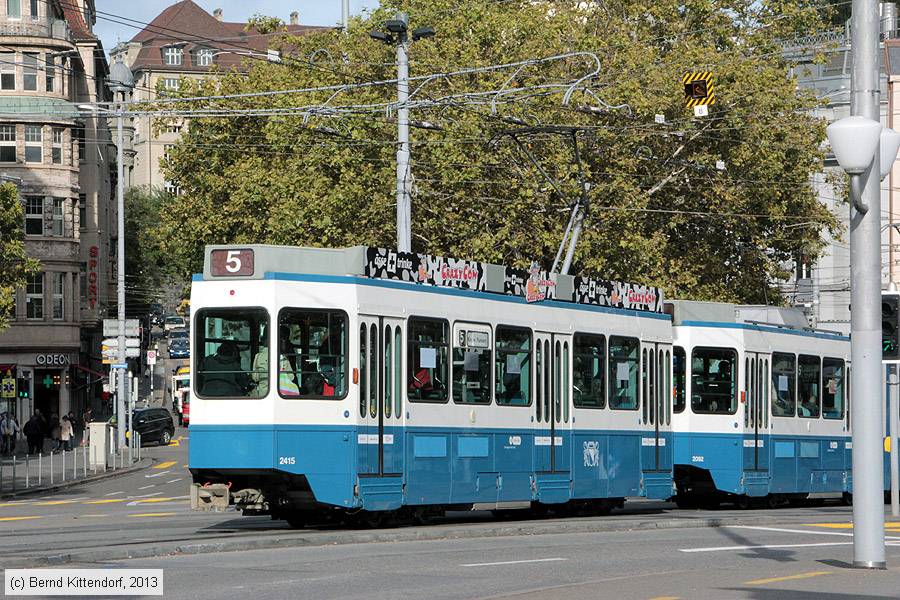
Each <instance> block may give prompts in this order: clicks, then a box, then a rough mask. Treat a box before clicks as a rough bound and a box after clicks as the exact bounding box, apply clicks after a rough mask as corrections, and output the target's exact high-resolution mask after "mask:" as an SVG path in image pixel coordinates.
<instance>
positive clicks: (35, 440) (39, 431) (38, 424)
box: [23, 410, 44, 454]
mask: <svg viewBox="0 0 900 600" xmlns="http://www.w3.org/2000/svg"><path fill="white" fill-rule="evenodd" d="M23 431H24V433H25V439H26V440H28V454H37V453H38V452H42V451H43V447H42V446H43V445H44V425H43V422H42V421H41V412H40V411H39V410H36V411H34V414H33V415H32V416H31V418H30V419H29V420H28V422H27V423H25V428H24V430H23Z"/></svg>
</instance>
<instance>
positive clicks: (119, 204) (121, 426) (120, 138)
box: [116, 103, 128, 448]
mask: <svg viewBox="0 0 900 600" xmlns="http://www.w3.org/2000/svg"><path fill="white" fill-rule="evenodd" d="M123 110H124V106H123V105H122V104H121V103H120V104H119V105H118V106H117V107H116V169H117V177H118V181H117V182H116V213H117V214H116V219H117V222H118V226H117V228H118V239H117V244H116V265H117V268H116V283H117V287H118V290H117V297H118V307H119V315H118V316H119V336H118V344H119V345H118V357H119V358H118V363H119V364H120V365H124V364H126V362H127V360H128V359H127V358H126V349H125V133H124V131H123V128H124V120H125V116H124V114H123ZM118 375H119V377H117V383H118V386H117V391H116V429H117V430H118V436H117V439H116V446H117V447H118V448H122V447H123V446H124V445H125V398H126V396H125V394H126V393H127V391H126V390H127V385H128V379H127V378H126V377H125V376H124V375H125V373H124V372H122V373H119V374H118Z"/></svg>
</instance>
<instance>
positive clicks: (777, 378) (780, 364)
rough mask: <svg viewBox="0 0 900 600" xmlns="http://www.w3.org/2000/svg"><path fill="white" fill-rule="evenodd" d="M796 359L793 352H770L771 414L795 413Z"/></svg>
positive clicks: (791, 415) (784, 414)
mask: <svg viewBox="0 0 900 600" xmlns="http://www.w3.org/2000/svg"><path fill="white" fill-rule="evenodd" d="M796 380H797V359H796V358H795V357H794V355H793V354H783V353H780V352H775V353H774V354H772V389H773V391H774V394H772V416H773V417H793V416H794V415H795V414H796V413H797V387H796V386H797V382H796Z"/></svg>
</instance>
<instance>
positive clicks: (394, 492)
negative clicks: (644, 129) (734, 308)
mask: <svg viewBox="0 0 900 600" xmlns="http://www.w3.org/2000/svg"><path fill="white" fill-rule="evenodd" d="M373 255H374V256H375V261H374V263H373V261H372V260H371V257H372V256H373ZM367 257H368V258H367ZM420 259H421V263H422V264H419V265H418V267H417V266H416V265H415V264H410V263H414V262H415V261H417V260H420ZM426 262H427V263H428V264H427V268H426V264H425V263H426ZM373 264H374V265H375V267H377V268H374V269H371V268H370V267H371V266H372V265H373ZM364 265H365V267H364ZM435 265H437V266H435ZM453 265H456V266H453ZM363 267H364V268H363ZM379 268H380V269H382V271H378V269H379ZM435 268H436V269H439V275H438V276H439V277H440V278H442V280H443V282H444V283H443V284H442V285H441V284H438V285H434V284H432V285H429V284H428V283H424V284H423V283H420V282H421V281H422V280H423V279H424V280H425V281H430V280H429V279H428V277H431V276H432V274H433V273H432V272H433V270H434V269H435ZM388 271H389V272H390V273H387V272H388ZM401 271H402V273H401ZM505 272H506V273H507V274H508V273H510V272H512V270H509V269H506V271H505ZM379 273H380V275H379ZM385 273H387V274H385ZM410 274H411V277H410ZM513 275H515V274H513ZM532 275H535V273H532ZM416 277H421V278H420V279H415V278H416ZM398 278H403V279H407V280H406V281H400V280H397V279H398ZM514 279H515V277H510V276H509V275H504V268H503V267H500V266H497V265H487V264H482V263H472V262H469V261H453V259H442V258H440V257H430V256H425V255H415V254H404V253H396V252H393V251H390V252H388V251H384V250H380V249H373V248H349V249H345V250H325V249H310V248H286V247H274V246H255V245H254V246H246V247H234V246H228V247H225V246H217V247H213V246H211V247H208V248H207V250H206V261H205V266H204V273H203V274H202V275H196V276H195V277H194V281H193V285H192V292H191V307H192V311H193V320H194V323H193V337H192V341H191V344H192V348H191V356H192V357H193V360H194V366H193V376H194V382H193V387H194V390H195V394H194V399H193V402H192V407H191V408H192V410H191V412H192V415H191V418H192V422H191V444H190V465H189V466H190V470H191V473H192V476H193V481H194V485H193V486H192V490H191V495H192V506H193V507H195V508H201V509H202V508H211V507H221V506H224V505H227V504H229V503H231V504H235V505H236V506H237V507H238V508H241V509H243V510H244V511H245V513H247V512H251V513H252V512H256V513H264V512H271V513H272V514H273V516H276V517H281V518H287V519H288V520H289V521H291V522H292V524H297V523H300V522H303V520H304V519H305V518H309V517H310V515H311V513H312V512H317V513H322V512H325V513H328V512H331V513H335V512H336V513H338V514H348V513H353V512H354V511H355V512H358V511H360V510H362V511H367V512H368V511H390V510H397V509H400V508H401V507H409V508H410V509H421V510H425V511H433V510H443V509H447V508H488V509H504V508H522V507H529V506H532V507H546V506H551V507H552V506H555V507H561V506H566V507H576V508H579V509H588V510H593V509H596V510H606V509H608V508H610V507H612V506H615V505H619V504H621V502H622V501H623V500H624V499H625V498H627V497H648V498H659V499H663V498H668V497H670V496H671V494H672V489H673V488H672V486H673V484H672V438H671V425H672V395H671V391H672V389H673V386H672V369H671V365H672V326H671V319H670V317H669V316H668V315H665V314H662V313H661V308H662V302H661V300H662V299H661V297H659V298H657V297H655V296H654V297H652V298H650V296H652V295H653V294H656V293H657V291H655V290H654V291H653V292H652V293H650V292H647V291H646V290H647V288H640V289H641V290H644V291H643V292H633V294H632V295H633V296H634V297H633V298H632V300H634V299H635V298H636V299H637V300H635V305H636V304H637V303H640V302H645V301H646V303H647V306H649V305H651V304H653V305H655V304H656V303H657V301H658V309H653V310H647V309H646V306H645V310H635V309H622V308H611V307H608V306H596V305H589V304H586V303H584V300H582V301H581V302H574V301H572V300H569V298H570V297H574V294H575V292H574V291H573V289H574V286H575V281H574V278H571V277H568V278H567V277H565V276H560V277H559V279H558V280H556V282H555V296H556V298H557V299H546V300H543V301H541V302H526V299H525V298H523V297H522V296H520V295H512V294H515V293H516V291H515V290H517V289H519V288H516V287H515V285H514V286H513V288H514V290H513V291H510V287H509V283H510V281H511V280H514ZM451 280H453V281H456V282H457V283H459V282H462V284H461V286H462V287H468V288H473V289H460V286H457V287H449V286H448V282H450V283H451V284H452V281H451ZM417 281H419V282H417ZM585 281H587V280H585ZM513 283H515V281H513ZM518 283H519V284H522V286H520V288H522V289H525V290H526V293H532V294H533V293H541V294H543V293H545V292H546V295H548V296H553V295H554V293H551V290H550V286H551V285H553V283H552V282H547V281H543V282H541V281H540V280H539V278H535V279H534V282H532V280H531V279H529V280H528V281H521V280H520V281H519V282H518ZM532 284H533V285H532ZM542 285H543V286H545V287H543V288H542V287H541V286H542ZM617 285H626V284H617ZM523 286H524V287H523ZM529 286H531V287H529ZM590 287H591V293H594V285H593V283H592V284H591V286H590ZM504 289H506V293H505V294H504V293H503V290H504ZM542 289H543V290H544V292H541V290H542ZM628 289H631V288H628ZM650 289H652V288H650ZM490 290H495V292H496V291H497V290H499V293H495V292H492V291H490ZM634 294H636V295H634ZM619 297H620V295H619V294H618V292H616V294H615V298H619ZM562 298H565V300H568V301H564V300H563V299H562ZM648 298H649V300H648ZM655 310H659V311H660V312H655ZM275 357H277V360H276V358H275Z"/></svg>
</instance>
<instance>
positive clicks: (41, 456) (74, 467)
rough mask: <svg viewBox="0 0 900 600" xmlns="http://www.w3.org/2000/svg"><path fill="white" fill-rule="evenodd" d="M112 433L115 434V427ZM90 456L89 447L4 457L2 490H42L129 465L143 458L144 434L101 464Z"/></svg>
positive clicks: (0, 470) (0, 464)
mask: <svg viewBox="0 0 900 600" xmlns="http://www.w3.org/2000/svg"><path fill="white" fill-rule="evenodd" d="M110 433H112V434H113V435H114V432H113V431H112V430H111V431H110ZM108 441H109V440H108ZM113 441H114V439H113ZM132 446H133V448H132ZM106 447H107V449H111V448H113V447H114V446H113V445H112V444H109V443H107V445H106ZM90 456H91V452H90V448H89V446H76V447H75V448H72V449H71V450H57V451H52V452H47V453H43V452H39V453H38V454H19V455H16V454H13V455H11V456H4V457H2V458H0V493H8V492H16V491H22V490H28V489H40V488H44V487H47V486H52V485H57V484H60V483H65V482H68V481H75V480H79V479H84V478H86V477H90V476H92V475H96V474H97V473H104V472H106V471H109V470H112V471H116V470H119V469H124V468H128V467H130V466H131V465H133V464H134V463H136V462H139V461H140V460H141V435H140V434H139V433H136V432H135V434H134V444H133V445H132V444H129V445H127V446H125V448H123V449H121V450H120V451H119V452H115V451H113V452H109V451H108V452H107V453H106V456H105V457H104V460H103V461H102V463H100V464H97V462H96V461H95V462H94V463H93V464H92V463H91V460H90Z"/></svg>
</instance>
